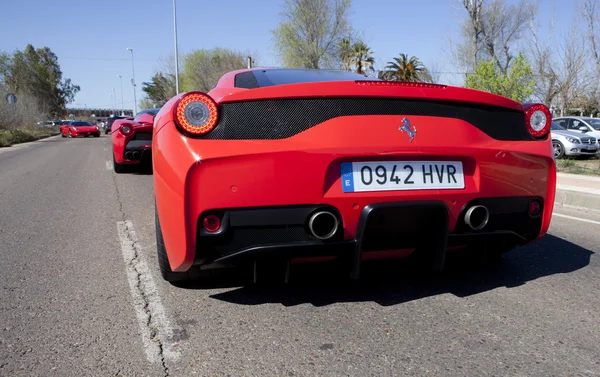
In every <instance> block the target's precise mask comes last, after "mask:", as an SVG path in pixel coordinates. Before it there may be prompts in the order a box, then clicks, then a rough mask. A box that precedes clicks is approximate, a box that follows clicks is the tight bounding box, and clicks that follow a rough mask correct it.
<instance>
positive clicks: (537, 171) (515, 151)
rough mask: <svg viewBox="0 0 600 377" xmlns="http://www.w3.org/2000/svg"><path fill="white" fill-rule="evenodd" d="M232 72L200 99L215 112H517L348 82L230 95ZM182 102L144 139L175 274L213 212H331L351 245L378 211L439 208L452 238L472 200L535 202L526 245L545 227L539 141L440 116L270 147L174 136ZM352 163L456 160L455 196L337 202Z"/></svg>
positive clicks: (456, 92) (549, 190)
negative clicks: (509, 137)
mask: <svg viewBox="0 0 600 377" xmlns="http://www.w3.org/2000/svg"><path fill="white" fill-rule="evenodd" d="M235 72H246V70H241V71H235ZM235 72H234V73H229V74H226V75H224V76H223V78H222V79H221V80H219V84H217V87H216V88H215V89H213V90H212V91H211V92H209V93H208V94H209V95H210V96H211V97H212V98H213V99H215V100H216V101H217V103H218V104H219V105H222V104H225V103H231V102H238V101H245V100H252V99H257V98H258V99H264V98H265V97H267V98H283V99H286V98H290V97H291V98H297V97H298V96H302V97H309V98H312V97H315V96H316V97H319V98H321V96H334V97H337V96H341V95H343V96H345V97H352V96H354V97H360V96H367V97H378V98H389V97H394V98H427V99H429V100H432V101H453V102H461V103H462V101H466V102H468V103H480V104H482V105H486V106H487V105H490V106H491V104H494V106H495V107H502V108H506V109H511V110H516V108H519V109H520V111H523V107H522V105H521V104H518V106H517V104H516V103H515V102H514V101H512V100H509V99H504V98H499V97H498V96H493V95H492V96H488V95H482V93H480V92H478V91H470V90H466V89H464V90H463V89H460V88H450V87H447V88H445V89H440V88H413V87H408V88H407V87H402V86H396V85H394V84H389V86H388V85H386V84H383V83H382V84H377V85H375V84H373V85H371V84H368V85H357V83H355V82H354V81H349V82H341V83H340V82H336V83H331V82H329V83H328V82H322V83H314V84H308V83H307V84H290V85H282V86H274V87H269V88H262V89H242V90H238V88H232V87H231V86H232V81H233V77H234V76H235ZM183 95H184V93H182V94H180V95H178V96H176V97H174V98H173V99H171V100H170V101H169V102H168V103H167V104H165V105H164V106H163V108H162V109H161V111H160V112H159V113H158V114H157V116H156V118H155V127H154V130H153V132H154V133H153V140H152V145H153V154H152V158H153V169H154V187H155V194H156V195H155V197H156V209H157V214H158V217H159V218H160V223H161V227H162V233H163V238H164V244H165V247H166V250H167V253H168V257H169V264H170V266H171V268H172V270H173V271H179V272H181V271H186V270H188V269H189V268H190V267H191V266H192V265H194V264H195V263H197V260H198V258H199V255H200V254H202V253H203V246H202V244H201V243H199V240H198V232H199V230H198V229H199V228H198V226H199V225H198V221H199V219H200V216H201V215H202V214H204V213H206V211H211V210H215V209H244V208H246V209H249V208H267V207H268V208H271V207H277V208H283V207H286V206H302V205H314V204H319V205H324V206H331V207H333V208H336V209H337V210H339V212H340V216H341V219H342V223H343V240H344V241H350V240H354V239H356V238H357V237H360V231H359V229H361V224H360V223H361V218H362V217H361V216H362V215H361V214H362V213H364V211H365V210H366V209H368V208H370V206H374V205H376V204H378V203H379V204H382V203H396V202H411V203H412V202H414V203H429V202H437V203H441V204H443V206H445V207H446V208H447V211H448V223H447V230H448V231H449V232H452V231H454V230H455V228H456V227H457V224H458V223H459V222H460V221H462V220H460V219H459V217H460V216H461V214H462V213H463V211H464V209H465V206H466V205H467V203H470V202H471V201H472V200H474V199H477V198H505V197H539V198H543V202H544V205H543V214H542V215H541V220H540V221H541V225H540V228H539V233H537V234H536V236H535V237H534V239H532V240H529V241H528V242H532V241H534V240H535V239H538V238H540V237H542V236H544V235H545V234H546V232H547V230H548V227H549V225H550V221H551V216H552V209H553V206H554V195H555V185H556V166H555V161H554V158H553V150H552V144H551V140H550V138H549V137H548V138H545V139H543V140H535V141H506V140H496V139H494V138H492V137H490V136H489V135H488V134H486V133H485V132H483V131H482V130H480V129H478V128H476V127H474V126H473V125H472V124H470V123H468V122H466V121H464V120H461V119H455V118H451V117H437V116H426V115H406V116H405V115H352V116H337V117H334V118H332V119H328V120H326V121H324V122H321V123H319V124H317V125H315V126H313V127H311V128H309V129H307V130H304V131H303V132H299V133H298V134H295V135H293V136H291V137H286V138H281V139H276V140H257V139H248V140H227V139H224V140H210V139H203V138H191V137H185V136H184V135H182V134H181V133H180V132H179V131H178V129H177V128H176V126H175V124H174V120H173V116H174V115H173V107H174V106H175V104H176V103H177V101H178V100H179V98H181V97H182V96H183ZM307 111H308V110H307ZM405 119H409V120H410V123H411V124H412V125H414V126H415V127H416V128H417V129H418V131H417V134H416V136H415V137H414V140H412V141H411V139H410V138H409V137H407V136H408V135H407V133H405V132H403V131H402V130H401V125H402V124H403V122H404V120H405ZM374 127H376V128H374ZM523 127H525V125H524V124H523ZM213 132H214V131H213ZM435 140H441V141H437V142H436V141H435ZM353 161H400V162H404V161H460V162H462V164H463V169H464V173H465V188H464V189H428V190H424V189H423V190H414V191H413V190H398V191H377V192H352V193H348V192H344V191H343V189H342V173H341V166H342V165H341V164H342V163H343V162H353ZM322 256H327V254H324V255H322Z"/></svg>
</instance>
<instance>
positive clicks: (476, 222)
mask: <svg viewBox="0 0 600 377" xmlns="http://www.w3.org/2000/svg"><path fill="white" fill-rule="evenodd" d="M489 219H490V212H489V211H488V209H487V208H486V207H484V206H482V205H476V206H473V207H471V208H469V209H468V210H467V212H466V213H465V224H467V225H468V226H469V227H470V228H471V229H473V230H481V229H483V228H485V226H486V225H487V223H488V221H489Z"/></svg>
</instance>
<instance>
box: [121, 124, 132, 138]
mask: <svg viewBox="0 0 600 377" xmlns="http://www.w3.org/2000/svg"><path fill="white" fill-rule="evenodd" d="M120 131H121V133H122V134H123V135H125V136H129V135H131V134H132V133H133V126H132V125H130V124H123V125H122V126H121V128H120Z"/></svg>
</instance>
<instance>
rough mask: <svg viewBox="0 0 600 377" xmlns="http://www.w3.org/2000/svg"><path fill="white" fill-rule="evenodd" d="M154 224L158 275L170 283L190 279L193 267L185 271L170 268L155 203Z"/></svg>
mask: <svg viewBox="0 0 600 377" xmlns="http://www.w3.org/2000/svg"><path fill="white" fill-rule="evenodd" d="M154 224H155V227H156V251H157V253H158V267H159V269H160V275H161V276H162V278H163V279H165V280H166V281H168V282H170V283H175V282H183V281H187V280H191V276H190V272H192V270H193V269H194V267H192V268H190V270H189V271H186V272H174V271H173V270H171V266H170V265H169V257H168V255H167V249H166V247H165V241H164V239H163V235H162V229H161V227H160V221H159V219H158V211H157V209H156V204H155V205H154Z"/></svg>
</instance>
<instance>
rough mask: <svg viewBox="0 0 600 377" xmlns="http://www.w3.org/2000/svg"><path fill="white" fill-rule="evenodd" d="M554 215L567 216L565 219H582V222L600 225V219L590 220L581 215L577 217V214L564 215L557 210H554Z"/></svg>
mask: <svg viewBox="0 0 600 377" xmlns="http://www.w3.org/2000/svg"><path fill="white" fill-rule="evenodd" d="M552 216H557V217H563V218H565V219H570V220H577V221H581V222H584V223H590V224H597V225H600V221H595V220H589V219H582V218H581V217H575V216H569V215H563V214H561V213H556V212H554V213H553V214H552Z"/></svg>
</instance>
